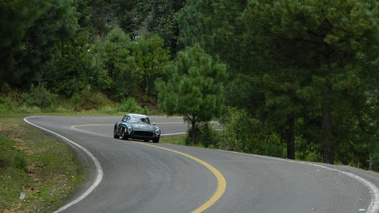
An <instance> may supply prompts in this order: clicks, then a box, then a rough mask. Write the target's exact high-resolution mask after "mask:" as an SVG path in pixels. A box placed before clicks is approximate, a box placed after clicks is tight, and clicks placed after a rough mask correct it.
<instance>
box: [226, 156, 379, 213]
mask: <svg viewBox="0 0 379 213" xmlns="http://www.w3.org/2000/svg"><path fill="white" fill-rule="evenodd" d="M219 151H222V152H231V153H237V154H242V155H248V156H255V157H259V158H264V159H270V160H278V161H285V162H292V163H298V164H303V165H310V166H314V167H319V168H322V169H326V170H329V171H333V172H338V173H340V174H344V175H346V176H348V177H350V178H353V179H355V180H357V181H358V182H360V183H362V184H363V185H365V186H366V187H367V188H368V189H369V190H370V194H371V202H370V204H369V206H368V208H367V210H366V213H379V189H378V187H377V186H375V184H373V183H371V182H370V181H368V180H366V179H364V178H362V177H360V176H358V175H355V174H353V173H350V172H346V171H342V170H339V169H334V168H330V167H328V166H324V165H320V164H316V163H312V162H306V161H296V160H290V159H283V158H276V157H270V156H262V155H256V154H248V153H242V152H235V151H228V150H220V149H219Z"/></svg>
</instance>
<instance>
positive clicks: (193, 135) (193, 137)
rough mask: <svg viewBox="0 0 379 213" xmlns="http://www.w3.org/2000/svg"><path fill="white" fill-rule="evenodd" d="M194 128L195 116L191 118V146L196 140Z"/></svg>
mask: <svg viewBox="0 0 379 213" xmlns="http://www.w3.org/2000/svg"><path fill="white" fill-rule="evenodd" d="M195 127H196V121H195V116H192V146H194V145H195V143H196V140H195V137H196V134H195V131H196V129H195Z"/></svg>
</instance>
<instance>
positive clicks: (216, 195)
mask: <svg viewBox="0 0 379 213" xmlns="http://www.w3.org/2000/svg"><path fill="white" fill-rule="evenodd" d="M178 123H182V122H166V123H159V124H160V125H162V124H178ZM85 126H113V124H82V125H73V126H71V128H72V129H76V130H80V129H77V127H85ZM81 131H83V130H81ZM140 144H143V145H146V146H151V147H154V148H157V149H163V150H166V151H169V152H173V153H176V154H179V155H182V156H185V157H187V158H190V159H192V160H194V161H196V162H198V163H200V164H201V165H203V166H205V167H206V168H207V169H209V170H210V171H211V172H212V173H213V174H214V176H215V177H216V179H217V181H218V187H217V190H216V192H215V193H214V194H213V196H212V197H211V198H210V199H209V200H208V201H207V202H205V203H204V204H203V205H201V206H200V207H199V208H197V209H195V210H194V211H192V213H200V212H202V211H204V210H206V209H208V208H209V207H210V206H212V205H213V204H215V203H216V202H217V201H218V199H220V197H221V196H222V195H223V194H224V192H225V189H226V181H225V178H224V176H223V175H222V174H221V172H220V171H218V170H217V169H216V168H214V167H213V166H212V165H210V164H209V163H207V162H205V161H203V160H200V159H199V158H196V157H194V156H192V155H189V154H186V153H183V152H179V151H176V150H173V149H168V148H164V147H160V146H156V145H151V144H146V143H140Z"/></svg>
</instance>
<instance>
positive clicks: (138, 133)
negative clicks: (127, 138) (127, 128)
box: [134, 131, 153, 137]
mask: <svg viewBox="0 0 379 213" xmlns="http://www.w3.org/2000/svg"><path fill="white" fill-rule="evenodd" d="M134 135H136V136H142V137H152V136H153V133H152V132H144V131H135V132H134Z"/></svg>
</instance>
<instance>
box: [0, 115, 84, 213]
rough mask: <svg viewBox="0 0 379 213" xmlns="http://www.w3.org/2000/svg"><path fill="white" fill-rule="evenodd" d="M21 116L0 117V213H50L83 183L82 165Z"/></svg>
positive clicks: (67, 150) (65, 148) (65, 147)
mask: <svg viewBox="0 0 379 213" xmlns="http://www.w3.org/2000/svg"><path fill="white" fill-rule="evenodd" d="M24 117H25V115H0V212H52V211H54V210H56V209H57V208H58V207H60V206H61V205H62V204H63V202H64V201H65V200H66V199H67V197H68V196H69V195H70V194H72V193H73V192H74V189H75V187H76V185H77V184H79V183H81V182H82V181H84V179H85V176H84V174H83V173H82V169H83V166H82V165H81V164H80V163H79V162H78V160H77V159H76V158H75V153H74V152H73V150H72V149H71V148H70V147H69V145H67V144H66V143H63V142H60V141H58V140H56V139H55V138H53V137H51V136H50V135H47V134H45V133H44V132H42V131H41V130H39V129H36V128H35V127H32V126H30V125H28V124H27V123H25V122H24V121H23V118H24ZM21 193H24V194H25V197H24V199H20V198H22V196H20V195H21Z"/></svg>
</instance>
